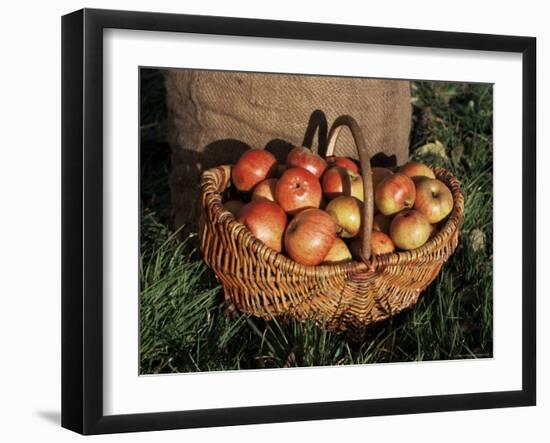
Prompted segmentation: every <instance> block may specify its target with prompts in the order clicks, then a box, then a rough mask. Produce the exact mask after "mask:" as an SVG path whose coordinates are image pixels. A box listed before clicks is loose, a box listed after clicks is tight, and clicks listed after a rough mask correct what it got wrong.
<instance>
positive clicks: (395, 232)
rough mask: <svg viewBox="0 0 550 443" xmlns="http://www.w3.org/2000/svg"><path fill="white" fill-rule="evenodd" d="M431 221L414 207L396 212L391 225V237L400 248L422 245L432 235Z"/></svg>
mask: <svg viewBox="0 0 550 443" xmlns="http://www.w3.org/2000/svg"><path fill="white" fill-rule="evenodd" d="M430 231H431V226H430V222H429V221H428V219H427V218H426V217H424V215H422V214H421V213H420V212H418V211H416V210H414V209H405V210H403V211H401V212H400V213H398V214H396V215H395V217H394V218H393V220H392V222H391V225H390V237H391V239H392V240H393V242H394V243H395V245H396V246H397V247H398V248H401V249H405V250H409V249H416V248H419V247H420V246H422V245H423V244H424V243H426V241H428V238H429V237H430Z"/></svg>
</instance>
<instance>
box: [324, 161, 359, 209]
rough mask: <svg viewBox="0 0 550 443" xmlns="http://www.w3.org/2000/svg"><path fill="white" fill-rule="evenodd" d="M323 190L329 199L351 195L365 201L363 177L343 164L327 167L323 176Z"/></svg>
mask: <svg viewBox="0 0 550 443" xmlns="http://www.w3.org/2000/svg"><path fill="white" fill-rule="evenodd" d="M322 185H323V192H324V193H325V195H326V196H327V197H328V198H329V199H333V198H336V197H339V196H340V195H349V196H351V197H355V198H357V199H359V200H361V201H363V179H362V178H361V176H360V175H359V174H356V173H355V172H352V171H350V170H348V169H346V168H342V167H341V166H333V167H332V168H329V169H327V171H326V172H325V173H324V175H323V178H322Z"/></svg>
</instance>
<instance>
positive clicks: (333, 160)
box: [327, 155, 360, 174]
mask: <svg viewBox="0 0 550 443" xmlns="http://www.w3.org/2000/svg"><path fill="white" fill-rule="evenodd" d="M327 163H328V166H329V167H331V166H341V167H342V168H346V169H348V170H349V171H351V172H355V173H356V174H359V173H360V171H359V166H357V163H355V161H354V160H352V159H351V158H349V157H336V156H334V155H331V156H330V157H327Z"/></svg>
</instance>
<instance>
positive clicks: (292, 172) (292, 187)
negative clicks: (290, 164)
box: [275, 168, 323, 215]
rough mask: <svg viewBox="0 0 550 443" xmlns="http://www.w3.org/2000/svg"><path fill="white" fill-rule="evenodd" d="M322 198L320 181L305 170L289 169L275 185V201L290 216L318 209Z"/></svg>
mask: <svg viewBox="0 0 550 443" xmlns="http://www.w3.org/2000/svg"><path fill="white" fill-rule="evenodd" d="M322 198H323V191H322V189H321V184H320V183H319V180H318V179H317V177H315V176H314V175H313V174H312V173H311V172H309V171H307V170H306V169H303V168H289V169H287V170H286V171H285V172H284V174H283V175H282V176H281V178H280V179H279V180H278V181H277V184H276V185H275V201H276V202H277V203H279V205H280V206H281V208H283V210H284V211H285V212H286V213H288V214H290V215H296V214H298V213H299V212H300V211H302V210H304V209H306V208H318V207H319V206H320V205H321V201H322Z"/></svg>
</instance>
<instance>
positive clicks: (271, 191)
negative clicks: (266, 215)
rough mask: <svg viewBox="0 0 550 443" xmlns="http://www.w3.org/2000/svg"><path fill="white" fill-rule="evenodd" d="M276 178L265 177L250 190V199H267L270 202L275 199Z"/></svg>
mask: <svg viewBox="0 0 550 443" xmlns="http://www.w3.org/2000/svg"><path fill="white" fill-rule="evenodd" d="M277 181H278V180H277V179H276V178H267V179H265V180H263V181H261V182H260V183H258V184H257V185H256V186H254V189H253V190H252V196H251V197H250V199H251V200H252V201H256V200H267V201H270V202H274V201H275V185H276V184H277Z"/></svg>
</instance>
